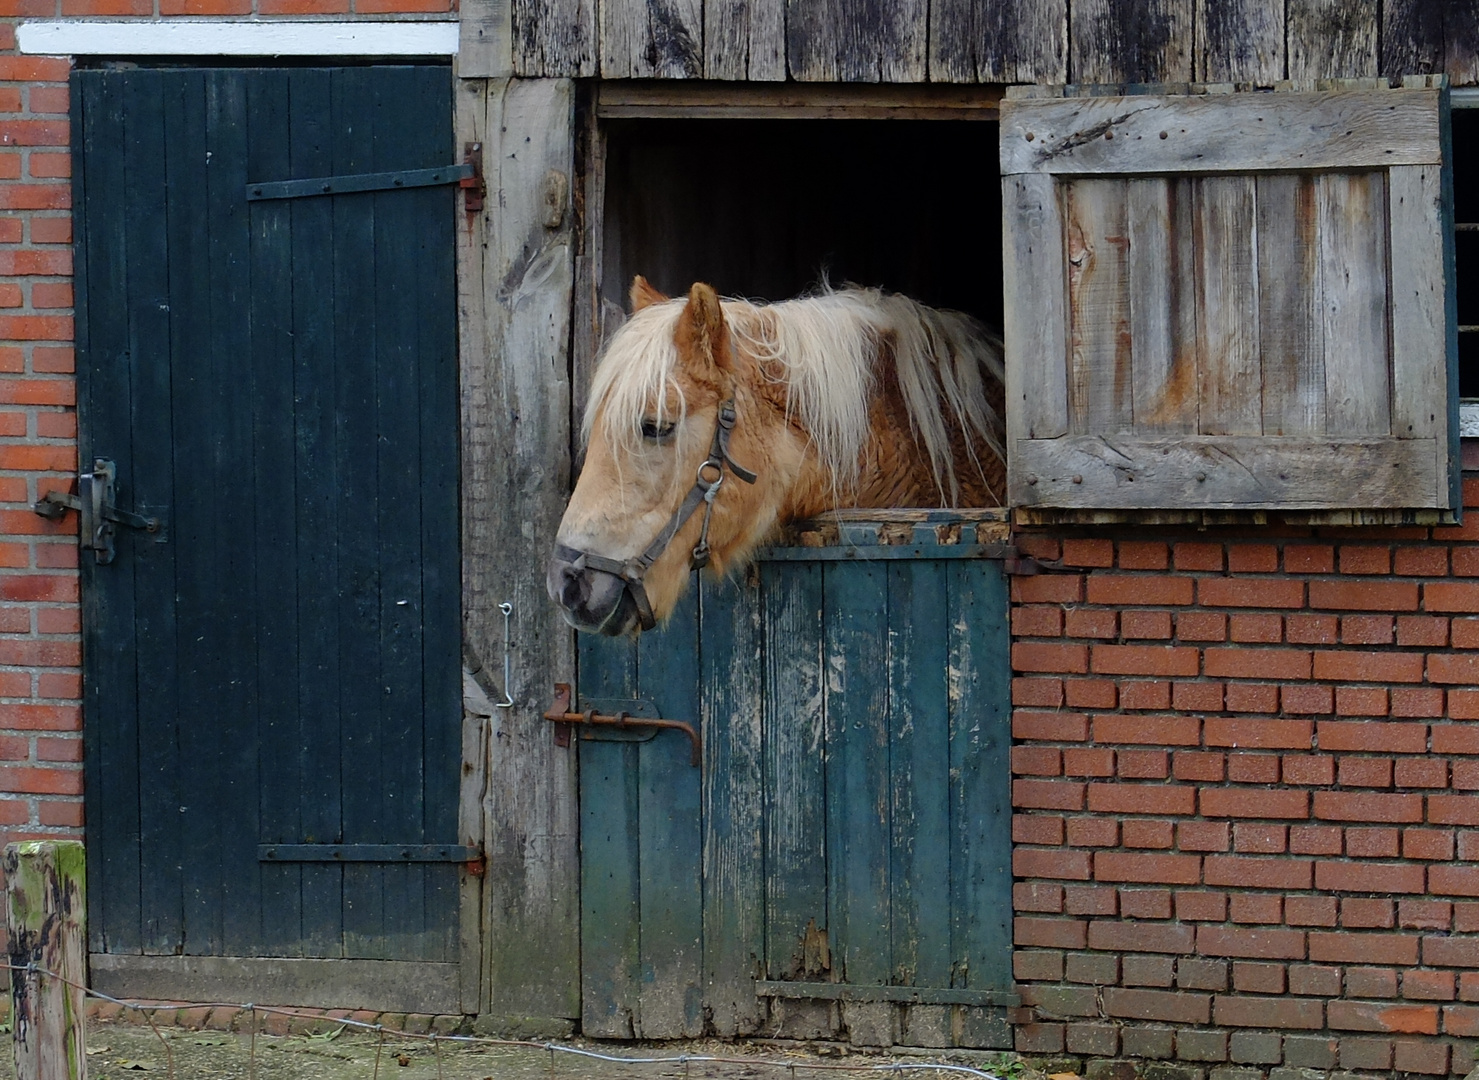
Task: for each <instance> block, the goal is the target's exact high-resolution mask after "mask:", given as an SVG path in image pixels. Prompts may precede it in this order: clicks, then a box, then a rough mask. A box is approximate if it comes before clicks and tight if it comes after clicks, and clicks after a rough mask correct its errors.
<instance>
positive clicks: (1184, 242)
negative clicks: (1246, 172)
mask: <svg viewBox="0 0 1479 1080" xmlns="http://www.w3.org/2000/svg"><path fill="white" fill-rule="evenodd" d="M1192 185H1193V182H1192V181H1190V180H1187V179H1184V178H1183V179H1169V180H1164V179H1156V178H1145V179H1133V180H1130V181H1129V182H1128V184H1127V188H1128V190H1127V191H1126V207H1127V212H1126V215H1125V216H1126V224H1127V226H1128V231H1129V237H1130V251H1129V263H1128V266H1127V270H1128V278H1129V288H1130V340H1131V341H1132V342H1133V348H1132V350H1131V357H1130V361H1131V369H1132V371H1133V376H1132V379H1131V382H1132V384H1133V390H1132V396H1133V399H1134V403H1133V404H1134V414H1135V418H1134V429H1135V431H1136V432H1138V433H1144V434H1149V433H1152V432H1192V431H1196V429H1197V362H1196V357H1197V352H1196V342H1197V309H1196V288H1195V280H1196V271H1197V267H1196V249H1195V245H1194V244H1193V243H1192V202H1193V195H1192V190H1193V186H1192Z"/></svg>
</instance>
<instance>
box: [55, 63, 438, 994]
mask: <svg viewBox="0 0 1479 1080" xmlns="http://www.w3.org/2000/svg"><path fill="white" fill-rule="evenodd" d="M73 102H74V106H73V109H74V111H73V131H74V142H73V152H74V155H75V157H74V162H75V165H74V168H75V170H76V173H75V177H76V178H75V181H74V184H75V201H76V206H77V208H78V213H79V217H78V228H77V239H76V255H77V285H78V295H77V305H78V315H79V318H78V330H77V333H78V383H79V399H80V400H79V412H80V419H81V424H80V429H81V430H80V440H81V459H82V461H83V462H85V463H88V467H90V466H91V463H92V462H93V461H94V459H108V460H111V461H112V462H114V463H115V466H116V472H117V502H118V504H119V505H120V506H122V507H123V508H124V509H129V510H137V511H140V512H142V513H145V514H147V515H156V516H157V517H158V518H159V519H160V521H161V522H162V526H161V528H160V529H159V531H158V532H156V533H154V534H150V533H147V532H142V531H138V530H135V529H130V528H127V527H124V526H119V527H118V529H117V538H116V556H115V557H114V558H113V560H112V561H111V562H106V563H104V562H100V561H98V560H97V558H96V557H95V556H94V555H93V554H92V553H90V552H88V551H84V552H83V553H82V575H83V596H84V618H83V627H84V638H83V653H84V687H85V689H84V695H85V702H84V715H85V725H86V732H85V737H86V751H87V763H86V770H87V771H86V782H87V796H86V797H87V842H88V855H89V867H88V872H89V890H90V891H89V915H90V918H89V930H90V948H91V951H92V952H93V953H94V954H95V957H94V965H93V966H94V972H95V977H97V978H98V980H99V984H100V985H104V984H106V985H108V986H113V987H119V988H125V989H127V988H135V989H140V990H147V989H149V988H150V987H151V986H153V985H154V984H153V983H151V982H150V981H149V980H150V979H152V978H155V977H156V976H158V977H159V978H161V979H166V980H167V979H168V978H173V979H174V985H176V986H181V985H185V986H191V987H196V988H205V987H206V986H208V985H211V984H210V983H209V979H210V978H211V977H213V976H212V973H214V974H215V975H219V976H221V977H222V978H224V979H226V981H225V982H222V983H220V987H221V990H222V991H226V990H232V991H233V992H239V993H245V992H250V988H251V983H250V977H252V975H253V972H259V973H260V972H264V971H268V970H269V969H268V968H263V967H262V966H261V965H257V966H255V967H254V966H253V965H252V964H249V963H246V964H235V965H234V966H221V965H215V966H213V965H212V963H211V960H212V958H223V957H233V958H254V957H284V958H300V959H303V960H305V961H311V960H314V959H329V958H332V959H334V960H335V961H336V962H341V966H338V967H325V968H322V969H321V970H320V969H315V968H313V967H312V966H311V965H310V966H308V967H302V966H299V967H293V966H292V965H287V966H286V967H285V966H283V965H278V966H277V967H276V968H272V969H270V970H272V971H277V972H279V976H280V977H279V979H278V982H277V983H275V984H272V985H274V986H276V990H275V991H272V992H275V993H276V994H278V995H286V996H289V997H292V996H293V995H294V994H296V995H298V997H304V996H318V997H330V998H333V997H335V996H340V997H345V996H347V995H348V993H349V992H347V991H346V990H345V987H346V986H353V987H358V988H360V990H361V991H363V988H364V987H365V986H371V985H380V984H379V983H376V982H375V980H376V979H381V980H382V982H383V981H385V980H391V981H392V982H393V980H394V979H396V978H400V979H402V980H409V981H411V982H415V983H416V985H417V986H420V987H421V988H422V990H421V991H420V993H421V995H422V997H423V998H427V999H429V998H433V997H436V998H437V999H436V1000H423V1001H422V1002H421V1005H424V1008H423V1011H433V1010H434V1007H435V1008H445V1007H447V1006H448V1005H451V1006H452V1007H454V1008H455V1007H456V999H455V986H456V981H455V968H454V961H455V960H456V958H457V957H456V943H457V939H458V933H457V911H458V905H457V889H458V874H459V867H458V866H457V864H456V862H455V859H456V858H458V857H459V854H458V852H457V851H455V850H452V849H451V848H447V850H444V851H441V852H440V855H439V853H438V852H437V851H436V850H433V848H434V847H435V846H436V845H442V846H444V847H446V846H448V845H454V844H456V842H457V820H456V806H457V793H458V782H459V765H460V724H461V685H460V659H459V655H460V649H459V642H460V613H459V580H458V502H457V499H458V492H457V381H456V380H457V368H456V324H455V291H454V277H453V270H454V257H455V253H454V232H453V230H454V228H455V210H454V205H453V193H452V190H451V188H449V187H447V186H445V185H443V186H423V187H415V188H414V189H411V190H370V191H362V192H358V193H354V194H329V195H324V194H322V193H321V192H318V191H310V192H304V191H302V190H290V189H283V190H272V191H268V192H266V194H267V195H275V194H276V195H283V194H285V195H296V196H299V197H276V198H272V197H263V195H264V193H263V192H262V191H249V187H251V186H253V185H259V184H263V183H268V182H275V181H284V180H294V179H303V178H320V177H343V176H363V175H364V174H375V173H383V172H386V171H392V170H415V169H427V168H432V167H436V166H446V165H447V164H448V163H449V162H450V161H452V160H453V145H452V130H451V114H452V104H451V76H450V73H449V71H448V70H447V69H446V68H445V67H429V66H428V67H394V68H386V67H360V68H338V69H310V68H297V69H281V70H261V69H241V68H238V69H231V70H220V69H204V70H202V69H170V70H100V71H81V72H78V73H77V74H76V75H75V76H74V79H73ZM380 186H381V187H384V186H385V185H384V184H381V185H380ZM377 845H378V846H377ZM383 845H396V846H397V847H398V848H403V849H404V852H402V851H399V850H398V851H390V850H389V849H387V848H385V847H384V846H383ZM438 858H440V861H418V860H427V859H438ZM171 957H173V958H176V959H174V960H172V961H168V962H167V961H166V960H164V959H161V958H171ZM345 962H347V963H345ZM386 962H411V963H414V964H415V965H417V967H416V969H415V970H414V971H413V970H411V969H410V968H408V967H406V966H405V965H404V964H400V965H392V966H391V967H386V966H384V965H385V963H386ZM172 965H173V966H172ZM377 965H379V966H377ZM283 971H290V972H297V974H295V975H293V976H292V979H297V980H298V982H297V983H293V982H292V981H291V979H290V980H289V982H288V983H286V984H284V983H283V981H282V978H286V976H281V972H283ZM315 971H316V972H317V975H315ZM161 973H163V974H161ZM232 973H235V974H234V976H233V975H232ZM377 973H378V974H377ZM187 978H188V979H193V980H195V981H193V982H185V983H183V984H182V983H181V982H180V980H181V979H187ZM315 978H316V979H318V983H317V985H316V989H315V990H314V991H313V993H312V994H310V993H309V991H308V990H305V989H302V987H303V986H305V985H308V986H312V985H314V984H313V980H314V979H315ZM233 979H234V981H232V980H233ZM201 980H205V981H203V982H202V981H201ZM244 980H245V981H244ZM305 980H306V982H305ZM366 980H368V981H366ZM417 980H419V982H418V981H417ZM295 986H296V987H298V989H294V988H293V987H295ZM449 988H450V989H449ZM264 992H267V991H264ZM364 993H366V994H367V995H368V997H370V998H373V997H375V996H376V994H375V992H370V991H364ZM449 993H450V994H451V997H450V998H449V997H448V994H449ZM437 995H440V997H437ZM153 996H158V995H157V994H155V995H153ZM175 996H186V997H189V996H193V995H192V994H191V993H189V992H186V991H185V990H180V991H178V992H177V993H176V994H175ZM228 1000H233V999H228ZM255 1000H258V1001H263V1000H267V999H266V998H264V997H262V996H258V997H256V998H255Z"/></svg>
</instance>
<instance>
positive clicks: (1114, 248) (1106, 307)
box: [1064, 179, 1133, 434]
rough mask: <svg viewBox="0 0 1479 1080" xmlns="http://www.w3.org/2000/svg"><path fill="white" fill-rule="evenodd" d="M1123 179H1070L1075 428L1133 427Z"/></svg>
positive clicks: (1067, 209) (1067, 218) (1067, 208)
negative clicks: (1071, 181) (1071, 180)
mask: <svg viewBox="0 0 1479 1080" xmlns="http://www.w3.org/2000/svg"><path fill="white" fill-rule="evenodd" d="M1126 212H1127V208H1126V185H1125V182H1124V181H1123V180H1099V179H1082V180H1076V181H1074V182H1073V183H1071V184H1067V185H1065V191H1064V231H1065V234H1066V238H1067V239H1066V242H1067V245H1068V253H1067V254H1068V407H1069V424H1070V429H1071V430H1072V431H1075V432H1078V433H1080V434H1082V433H1087V432H1096V433H1105V432H1117V431H1128V430H1130V428H1131V421H1132V415H1133V410H1132V403H1131V391H1130V383H1131V375H1132V372H1131V362H1130V272H1129V255H1130V250H1129V248H1130V230H1129V225H1128V222H1127V220H1126Z"/></svg>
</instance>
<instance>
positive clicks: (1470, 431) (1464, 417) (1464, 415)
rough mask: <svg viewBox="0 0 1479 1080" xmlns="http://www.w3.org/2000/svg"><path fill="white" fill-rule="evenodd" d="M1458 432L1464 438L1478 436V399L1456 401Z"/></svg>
mask: <svg viewBox="0 0 1479 1080" xmlns="http://www.w3.org/2000/svg"><path fill="white" fill-rule="evenodd" d="M1458 433H1459V436H1460V437H1461V438H1464V439H1472V438H1475V437H1476V436H1479V401H1460V402H1459V403H1458Z"/></svg>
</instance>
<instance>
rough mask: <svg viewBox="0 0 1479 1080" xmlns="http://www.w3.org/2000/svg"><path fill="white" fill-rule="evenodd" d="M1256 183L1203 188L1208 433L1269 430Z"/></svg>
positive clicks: (1210, 180)
mask: <svg viewBox="0 0 1479 1080" xmlns="http://www.w3.org/2000/svg"><path fill="white" fill-rule="evenodd" d="M1253 185H1254V179H1253V177H1251V176H1209V177H1202V178H1199V179H1198V180H1197V183H1196V189H1195V197H1194V204H1195V217H1196V219H1197V226H1198V227H1197V229H1196V239H1195V242H1196V244H1197V246H1198V249H1199V250H1198V256H1199V258H1198V262H1199V263H1200V274H1199V285H1200V296H1199V299H1198V304H1197V309H1198V324H1199V325H1198V334H1197V338H1198V345H1199V348H1198V350H1197V386H1198V425H1197V426H1198V429H1199V430H1200V431H1201V433H1202V434H1204V435H1257V434H1259V433H1261V432H1262V430H1263V407H1262V402H1261V401H1260V400H1259V396H1258V394H1257V393H1256V392H1254V388H1255V387H1257V386H1259V385H1260V382H1261V372H1260V370H1259V358H1258V264H1257V258H1258V253H1257V252H1256V251H1255V250H1254V244H1255V242H1256V240H1255V236H1254V222H1255V216H1254V186H1253ZM1100 430H1101V431H1102V430H1103V429H1100Z"/></svg>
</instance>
